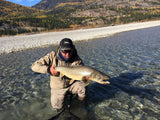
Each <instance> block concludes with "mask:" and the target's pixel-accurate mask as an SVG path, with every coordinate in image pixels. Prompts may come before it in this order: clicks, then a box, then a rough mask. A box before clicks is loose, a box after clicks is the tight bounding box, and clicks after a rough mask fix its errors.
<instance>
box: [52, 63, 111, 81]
mask: <svg viewBox="0 0 160 120" xmlns="http://www.w3.org/2000/svg"><path fill="white" fill-rule="evenodd" d="M55 69H56V70H57V71H59V72H60V74H62V75H65V76H67V77H68V78H70V79H72V81H74V80H81V81H83V82H85V83H86V84H88V83H89V82H90V81H91V80H92V81H95V82H98V83H100V84H110V82H108V81H106V80H107V79H110V77H109V76H107V75H105V74H104V73H102V72H100V71H98V70H96V69H94V68H91V67H87V66H72V67H55Z"/></svg>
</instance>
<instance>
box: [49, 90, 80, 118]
mask: <svg viewBox="0 0 160 120" xmlns="http://www.w3.org/2000/svg"><path fill="white" fill-rule="evenodd" d="M72 97H73V94H72V93H70V92H67V94H66V104H65V105H64V107H63V108H62V109H63V110H62V111H61V112H60V113H58V114H57V115H55V116H53V117H52V118H50V119H48V120H57V119H58V118H59V117H60V115H61V114H62V113H64V112H67V114H69V115H70V116H71V117H72V118H74V120H80V118H79V117H77V116H76V115H74V114H73V113H71V111H70V108H71V102H72ZM69 118H70V117H69ZM69 118H67V120H68V119H69ZM64 120H66V118H65V117H64Z"/></svg>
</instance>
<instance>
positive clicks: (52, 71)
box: [50, 66, 59, 76]
mask: <svg viewBox="0 0 160 120" xmlns="http://www.w3.org/2000/svg"><path fill="white" fill-rule="evenodd" d="M50 73H51V74H52V75H54V76H57V75H59V72H58V71H56V70H55V67H54V66H51V67H50Z"/></svg>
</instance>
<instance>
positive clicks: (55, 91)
mask: <svg viewBox="0 0 160 120" xmlns="http://www.w3.org/2000/svg"><path fill="white" fill-rule="evenodd" d="M83 65H84V64H83V62H82V60H81V59H80V57H79V56H78V54H77V50H76V48H75V46H74V45H73V42H72V40H71V39H69V38H64V39H62V40H61V41H60V45H59V46H58V48H57V51H55V52H54V51H52V52H51V53H48V54H47V55H46V56H44V57H42V58H40V59H39V60H37V61H36V62H35V63H33V64H32V66H31V69H32V70H33V71H34V72H38V73H49V74H50V88H51V105H52V107H53V108H54V109H55V110H59V109H61V108H62V107H63V103H64V98H65V95H66V93H67V92H68V91H69V92H71V93H72V94H77V95H78V99H79V100H81V101H83V100H84V98H85V96H86V89H85V84H84V83H83V82H82V81H73V82H72V83H70V79H69V78H67V77H65V76H61V74H60V73H59V72H58V71H56V70H55V67H56V66H83Z"/></svg>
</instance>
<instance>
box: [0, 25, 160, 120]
mask: <svg viewBox="0 0 160 120" xmlns="http://www.w3.org/2000/svg"><path fill="white" fill-rule="evenodd" d="M75 46H76V48H77V49H78V53H79V55H80V57H81V58H82V59H83V61H84V63H85V65H87V66H92V67H94V68H96V69H98V70H100V71H102V72H104V73H106V74H107V75H109V76H110V77H111V79H110V80H109V81H110V82H111V84H110V85H100V84H98V83H94V82H91V83H90V84H89V85H88V106H89V108H90V110H89V112H88V111H87V112H86V110H83V108H82V107H81V106H80V105H79V103H78V102H77V101H76V99H75V100H73V105H72V107H71V108H72V109H71V110H72V112H73V113H74V114H75V115H77V116H78V117H80V118H81V119H82V120H85V119H91V120H159V119H160V27H153V28H147V29H141V30H135V31H129V32H124V33H119V34H116V35H113V36H110V37H107V38H101V39H96V40H89V41H79V42H75ZM56 47H57V46H54V45H53V46H49V47H45V48H36V49H30V50H25V51H20V52H14V53H10V54H3V55H1V56H0V103H1V104H0V120H6V119H7V120H47V119H48V118H50V117H52V116H53V110H52V109H51V105H50V88H49V75H46V74H38V73H34V72H32V71H31V69H30V66H31V64H32V63H33V62H34V61H36V60H37V59H39V58H41V57H42V56H44V55H46V54H47V53H48V52H50V51H51V50H55V49H56ZM74 101H75V103H76V104H75V103H74ZM61 119H63V118H61Z"/></svg>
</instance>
